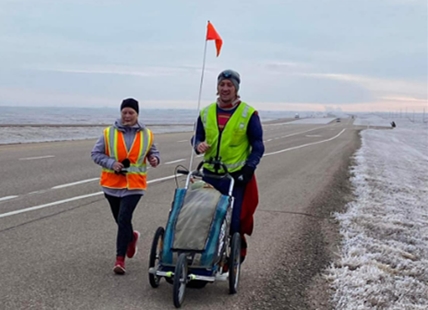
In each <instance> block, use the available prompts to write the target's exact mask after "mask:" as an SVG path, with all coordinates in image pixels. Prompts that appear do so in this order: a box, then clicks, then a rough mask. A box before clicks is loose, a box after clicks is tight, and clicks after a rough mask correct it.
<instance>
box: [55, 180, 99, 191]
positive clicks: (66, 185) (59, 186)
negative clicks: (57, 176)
mask: <svg viewBox="0 0 428 310" xmlns="http://www.w3.org/2000/svg"><path fill="white" fill-rule="evenodd" d="M99 179H100V178H93V179H87V180H82V181H77V182H73V183H67V184H62V185H57V186H54V187H52V189H58V188H64V187H69V186H73V185H79V184H83V183H88V182H93V181H97V180H99Z"/></svg>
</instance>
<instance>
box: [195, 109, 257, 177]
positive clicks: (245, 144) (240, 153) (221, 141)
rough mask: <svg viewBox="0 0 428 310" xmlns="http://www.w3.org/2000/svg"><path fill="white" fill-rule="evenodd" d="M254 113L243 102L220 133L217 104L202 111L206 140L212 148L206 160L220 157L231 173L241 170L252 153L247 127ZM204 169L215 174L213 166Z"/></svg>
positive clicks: (206, 154) (207, 152) (206, 166)
mask: <svg viewBox="0 0 428 310" xmlns="http://www.w3.org/2000/svg"><path fill="white" fill-rule="evenodd" d="M254 111H255V109H254V108H253V107H251V106H249V105H248V104H246V103H245V102H241V103H240V104H239V106H238V107H237V108H236V110H235V112H233V114H232V115H231V117H230V119H229V120H228V121H227V123H226V126H225V127H224V128H223V131H221V132H220V131H219V129H218V123H217V104H216V103H212V104H210V105H209V106H207V107H205V108H204V109H202V111H201V113H200V116H201V120H202V124H203V125H204V129H205V138H206V142H207V144H208V145H210V146H211V147H210V148H209V149H208V150H207V151H206V152H205V155H204V160H209V159H211V158H217V157H218V158H219V159H220V160H221V161H222V162H223V163H224V164H225V165H226V167H227V170H228V171H229V172H235V171H238V170H239V169H241V168H242V167H243V166H244V165H245V162H246V160H247V158H248V156H249V155H250V152H251V145H250V142H249V140H248V136H247V127H248V123H249V121H250V118H251V115H253V113H254ZM204 168H206V169H207V170H209V171H212V172H215V170H214V167H213V166H212V165H209V164H204ZM218 173H224V169H223V168H221V169H220V170H219V171H218Z"/></svg>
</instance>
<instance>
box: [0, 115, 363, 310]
mask: <svg viewBox="0 0 428 310" xmlns="http://www.w3.org/2000/svg"><path fill="white" fill-rule="evenodd" d="M287 121H289V120H284V121H277V122H275V123H271V124H264V130H265V133H264V140H265V146H266V152H265V156H264V157H263V159H262V161H261V163H260V165H259V168H258V169H257V172H256V176H257V181H258V186H259V196H260V204H259V206H258V209H257V211H256V215H255V227H254V233H253V235H252V236H251V237H248V238H247V240H248V247H249V248H248V257H247V259H246V261H245V262H244V264H243V265H242V271H241V281H240V285H239V291H238V293H237V294H236V295H229V294H228V283H227V282H220V281H218V282H215V283H214V284H209V285H207V286H206V287H205V288H204V289H187V290H186V298H185V302H184V305H183V307H182V308H183V309H219V308H225V309H311V308H313V309H315V308H318V309H328V307H329V305H328V298H329V291H328V286H326V283H323V282H322V281H321V280H320V279H321V277H320V271H321V270H322V268H324V267H325V266H326V264H328V261H329V258H330V257H331V255H332V252H333V250H332V249H333V248H334V246H335V243H336V242H337V239H338V235H337V233H335V232H336V231H337V223H335V222H334V221H332V219H331V213H332V212H334V211H336V210H340V208H342V207H343V205H344V204H345V203H346V201H347V200H349V199H350V198H349V189H348V185H347V182H348V172H347V167H348V165H349V162H350V158H351V155H352V154H353V153H354V152H355V150H356V149H357V147H358V146H359V138H358V134H357V128H356V127H354V126H353V125H352V120H350V119H349V120H348V119H343V120H342V122H340V123H336V122H332V123H330V124H327V125H322V124H321V125H320V124H316V125H310V124H307V125H296V124H294V125H291V124H289V123H287ZM190 136H191V133H174V134H159V135H155V143H157V146H158V148H159V150H160V152H161V157H162V164H161V165H160V166H159V167H157V168H151V169H149V171H148V179H149V182H150V183H149V187H148V191H147V194H146V195H145V196H144V197H143V198H142V199H141V201H140V203H139V205H138V208H137V210H136V211H135V213H134V220H133V223H134V229H137V230H139V231H140V232H141V238H140V241H139V252H138V254H137V255H136V257H135V258H133V259H128V260H127V261H126V269H127V273H126V275H124V276H118V275H115V274H114V273H113V271H112V268H113V264H114V260H115V236H116V227H115V223H114V220H113V217H112V215H111V213H110V209H109V206H108V204H107V201H106V200H105V198H104V197H103V195H102V192H101V188H100V186H99V184H98V177H99V173H100V167H99V166H97V165H96V164H94V163H93V162H92V160H91V158H90V151H91V149H92V146H93V144H94V142H95V141H94V140H87V141H71V142H56V143H34V144H17V145H2V146H0V171H1V176H2V177H1V179H0V253H1V254H0V274H1V275H0V309H174V305H173V301H172V291H173V290H172V285H170V284H168V283H166V282H165V280H162V282H161V285H160V287H159V288H157V289H153V288H152V287H151V286H150V284H149V282H148V256H149V249H150V246H151V243H152V240H153V235H154V233H155V231H156V229H157V227H159V226H165V224H166V221H167V218H168V212H169V209H170V207H171V203H172V200H173V195H174V190H175V188H176V186H177V184H176V180H175V178H174V169H175V168H176V166H177V165H183V166H186V167H188V166H189V158H190V154H191V146H190V142H189V139H190ZM199 160H200V158H198V157H194V162H193V167H195V166H196V164H197V163H198V162H199ZM178 185H179V186H183V185H184V177H179V178H178Z"/></svg>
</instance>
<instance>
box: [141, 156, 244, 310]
mask: <svg viewBox="0 0 428 310" xmlns="http://www.w3.org/2000/svg"><path fill="white" fill-rule="evenodd" d="M204 163H209V164H213V165H215V167H223V168H224V170H225V171H226V173H225V174H224V175H221V176H219V175H214V174H210V175H209V176H210V177H215V178H227V179H228V180H229V182H230V183H229V191H228V194H227V195H223V194H222V193H220V192H219V191H218V190H216V189H215V188H214V187H212V186H211V185H210V184H208V183H206V182H204V181H203V180H202V178H203V176H204V173H203V172H202V169H201V168H202V166H203V164H204ZM177 173H178V174H179V175H181V174H187V178H186V183H185V186H184V188H180V187H178V186H177V188H176V190H175V193H174V200H173V202H172V206H171V209H170V211H169V215H168V221H167V224H166V228H163V227H158V229H157V230H156V233H155V235H154V238H153V242H152V247H151V252H150V259H149V282H150V285H151V286H152V287H153V288H157V287H158V286H159V283H160V280H161V279H162V278H165V280H166V281H167V282H168V283H170V284H172V285H173V301H174V305H175V307H177V308H179V307H181V305H182V303H183V300H184V295H185V290H186V287H192V285H193V287H204V286H205V285H206V284H207V283H213V282H214V281H217V280H219V281H228V282H229V293H230V294H235V293H237V290H238V284H239V276H240V251H241V237H240V235H239V233H235V234H233V236H229V229H230V222H231V217H232V210H233V202H234V198H233V196H232V192H233V186H234V179H233V177H232V176H231V175H230V174H229V173H228V172H227V168H226V166H225V165H224V164H223V163H221V162H220V161H215V160H209V161H202V162H200V163H199V165H198V167H197V169H196V170H194V171H186V170H177ZM205 175H207V174H205Z"/></svg>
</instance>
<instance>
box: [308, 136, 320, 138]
mask: <svg viewBox="0 0 428 310" xmlns="http://www.w3.org/2000/svg"><path fill="white" fill-rule="evenodd" d="M306 137H308V138H313V137H317V138H318V137H321V135H306Z"/></svg>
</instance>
